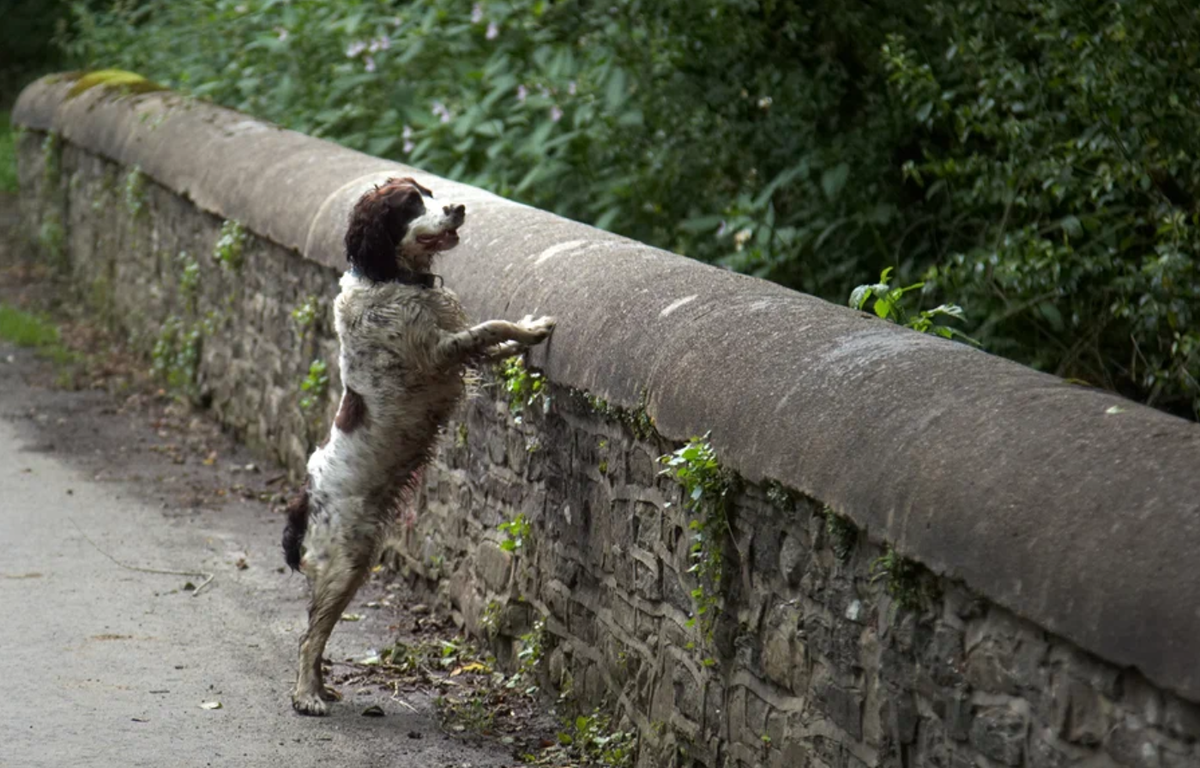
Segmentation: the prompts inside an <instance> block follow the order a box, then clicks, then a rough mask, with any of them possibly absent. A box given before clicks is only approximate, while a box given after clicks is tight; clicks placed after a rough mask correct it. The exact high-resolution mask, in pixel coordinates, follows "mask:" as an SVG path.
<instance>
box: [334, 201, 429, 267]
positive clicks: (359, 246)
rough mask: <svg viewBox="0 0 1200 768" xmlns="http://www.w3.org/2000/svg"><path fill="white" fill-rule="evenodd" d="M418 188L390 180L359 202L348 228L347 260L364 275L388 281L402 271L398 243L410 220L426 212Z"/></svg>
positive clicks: (352, 213)
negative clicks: (400, 269)
mask: <svg viewBox="0 0 1200 768" xmlns="http://www.w3.org/2000/svg"><path fill="white" fill-rule="evenodd" d="M418 189H419V187H418V185H416V184H415V182H410V181H409V180H407V179H388V180H387V182H386V183H384V185H383V186H381V187H375V188H374V189H372V190H370V191H368V192H367V193H366V194H364V195H363V196H362V197H361V198H359V200H358V202H357V203H356V204H355V206H354V210H353V211H351V212H350V225H349V227H347V229H346V240H345V243H346V259H347V260H348V261H349V262H350V264H351V265H352V266H353V267H354V268H355V269H356V270H358V272H359V273H360V274H362V276H363V277H366V278H367V279H369V280H375V281H378V282H385V281H387V280H391V279H393V278H394V277H395V276H396V275H397V274H398V271H397V265H396V246H398V245H399V244H400V241H401V240H403V239H404V235H405V234H407V232H408V225H409V223H410V222H411V221H412V220H413V219H415V218H416V217H417V216H420V215H421V214H422V213H424V212H425V204H424V202H423V201H422V199H421V193H420V192H419V191H418Z"/></svg>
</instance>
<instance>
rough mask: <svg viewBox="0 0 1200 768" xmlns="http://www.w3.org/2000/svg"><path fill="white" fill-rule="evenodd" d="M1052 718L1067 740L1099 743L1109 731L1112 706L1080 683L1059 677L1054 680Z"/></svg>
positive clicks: (1084, 684) (1088, 743) (1087, 743)
mask: <svg viewBox="0 0 1200 768" xmlns="http://www.w3.org/2000/svg"><path fill="white" fill-rule="evenodd" d="M1051 696H1052V697H1053V710H1052V711H1053V718H1054V723H1055V726H1056V727H1057V729H1058V732H1059V734H1061V735H1062V736H1063V737H1064V738H1065V739H1066V740H1067V741H1070V742H1073V743H1076V744H1086V745H1089V746H1090V745H1096V744H1099V743H1100V742H1101V741H1102V740H1103V739H1104V736H1105V734H1106V733H1107V732H1108V728H1109V722H1110V712H1111V709H1112V705H1111V704H1110V703H1109V702H1108V701H1107V700H1106V699H1105V698H1104V697H1103V696H1101V695H1100V694H1099V693H1098V692H1097V691H1096V690H1094V689H1092V688H1091V687H1090V686H1088V685H1087V684H1086V683H1084V682H1083V681H1081V680H1077V679H1075V678H1072V677H1063V676H1059V677H1057V678H1056V679H1055V681H1054V688H1053V690H1052V692H1051Z"/></svg>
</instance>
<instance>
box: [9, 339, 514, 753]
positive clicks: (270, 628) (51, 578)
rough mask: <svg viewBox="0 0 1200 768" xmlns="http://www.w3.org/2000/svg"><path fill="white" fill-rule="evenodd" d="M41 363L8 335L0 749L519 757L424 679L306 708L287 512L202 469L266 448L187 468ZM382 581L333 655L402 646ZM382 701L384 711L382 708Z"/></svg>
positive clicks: (96, 396) (133, 416) (158, 436)
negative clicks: (54, 378)
mask: <svg viewBox="0 0 1200 768" xmlns="http://www.w3.org/2000/svg"><path fill="white" fill-rule="evenodd" d="M38 366H42V367H44V366H45V364H43V363H41V362H40V361H37V360H36V359H35V358H34V356H33V354H32V353H30V352H28V351H27V350H18V349H15V348H13V347H11V346H9V345H6V344H4V343H3V342H0V651H2V654H3V655H2V658H3V662H4V670H5V675H4V676H5V678H6V679H5V683H6V684H5V685H4V689H3V695H2V696H0V766H4V768H10V767H11V768H34V767H41V766H47V767H51V766H53V767H55V768H57V767H58V766H71V767H72V768H75V767H77V766H156V767H160V766H277V765H289V766H310V765H318V764H321V765H333V766H413V767H414V768H415V767H416V766H420V767H421V768H427V767H434V768H437V767H439V766H455V768H459V767H461V766H507V765H514V764H516V761H515V760H514V758H513V757H512V755H511V753H510V750H508V749H506V748H505V747H503V746H502V745H501V744H499V743H497V742H495V741H472V740H470V739H463V738H460V737H452V736H449V735H447V734H445V733H443V732H442V730H441V729H440V728H439V726H438V724H437V721H436V717H435V715H434V712H433V708H432V702H431V701H430V700H429V699H428V698H427V697H424V696H422V695H421V694H419V693H417V694H404V693H401V694H400V695H399V698H400V699H402V701H401V700H397V699H396V698H394V697H393V694H391V693H390V692H388V691H386V690H380V686H378V685H375V686H362V687H360V688H353V687H351V688H349V689H347V688H343V693H345V694H346V700H345V701H343V702H341V703H338V704H336V705H334V707H333V713H332V715H331V716H329V717H327V718H306V717H301V716H299V715H296V714H295V713H293V712H292V710H291V706H290V702H289V699H288V693H289V690H290V685H291V683H292V680H293V675H294V669H293V664H294V654H295V651H296V647H297V641H298V638H299V633H300V631H301V630H302V622H303V618H304V610H305V599H306V596H305V589H306V586H305V584H304V580H303V578H302V577H300V576H298V575H295V574H291V573H283V572H281V571H280V569H279V566H280V565H281V564H282V562H281V556H280V554H279V551H278V540H279V533H280V530H281V523H282V519H281V516H280V515H279V514H278V512H277V511H275V510H274V509H272V506H271V505H269V504H264V503H262V502H261V501H257V500H246V499H241V498H237V499H232V500H229V499H223V500H222V501H221V503H219V504H217V503H212V498H213V497H211V496H210V495H206V494H207V492H203V493H202V492H201V491H199V490H195V489H196V488H200V487H201V486H199V485H194V483H193V485H194V487H192V490H188V488H189V487H190V486H188V485H187V484H188V483H189V482H192V481H194V478H195V477H199V476H200V475H202V474H203V473H205V472H212V473H214V477H213V478H210V479H209V483H210V486H211V484H212V483H217V484H220V483H222V482H231V481H232V480H233V479H235V476H234V475H229V476H227V477H221V476H219V474H220V473H219V472H218V471H217V470H219V469H220V468H221V467H225V468H229V467H233V468H234V470H230V471H236V469H237V467H239V466H240V465H241V462H243V461H245V460H247V458H248V457H247V456H243V455H239V454H238V453H237V451H238V450H240V449H236V448H233V447H227V448H226V449H224V450H226V451H227V452H226V453H222V455H221V457H220V459H219V460H218V461H216V462H214V467H211V468H210V467H207V466H204V465H203V462H200V461H196V460H194V459H187V458H186V457H185V459H184V461H185V463H186V466H183V467H181V466H179V465H178V464H177V463H175V462H173V461H171V460H170V456H171V454H170V453H169V451H164V450H154V449H153V447H154V446H155V445H157V444H160V443H165V442H167V440H168V439H174V438H173V436H172V435H168V434H167V433H165V432H163V431H162V430H159V431H158V432H155V431H154V429H153V427H152V426H147V425H146V423H145V422H146V418H147V417H146V415H145V413H144V412H142V411H138V410H137V409H130V410H128V411H126V409H124V408H122V407H118V404H119V402H120V401H119V400H114V398H113V397H112V396H111V395H108V394H106V393H102V392H90V391H83V392H67V391H61V390H56V389H53V388H50V387H44V386H39V385H37V384H30V383H28V382H29V380H30V377H31V375H32V374H31V371H34V370H36V369H37V368H38ZM184 469H186V470H188V471H189V472H191V473H193V474H192V475H188V474H186V473H183V471H182V470H184ZM222 471H224V470H222ZM197 473H199V474H197ZM265 475H266V472H263V471H260V473H259V474H257V475H256V477H258V478H260V479H259V480H258V481H257V482H259V483H262V482H264V481H263V480H261V478H262V477H264V476H265ZM189 478H192V480H189ZM189 495H190V496H191V500H190V501H189V500H188V499H189ZM114 560H115V561H119V562H120V563H122V564H123V565H118V564H117V562H114ZM128 566H134V567H137V568H146V569H157V570H170V571H186V572H196V573H202V574H213V575H214V579H213V581H212V583H211V584H209V585H208V586H207V587H205V588H204V589H203V590H202V591H201V592H200V593H199V595H197V596H193V595H192V594H191V590H190V589H187V588H186V585H187V584H188V583H189V582H190V583H191V584H193V585H198V584H200V583H202V582H203V581H204V579H205V576H204V575H186V576H185V575H175V574H163V573H150V572H145V571H140V570H132V569H131V568H130V567H128ZM373 588H375V589H377V590H378V589H380V587H379V586H378V585H375V586H374V587H373ZM369 599H371V595H370V594H369V590H367V591H365V592H364V593H363V594H360V596H359V597H358V598H357V599H356V602H355V604H354V605H352V606H351V609H350V610H351V611H357V612H359V613H362V614H364V619H363V620H362V621H359V622H354V623H350V622H342V623H341V624H340V625H339V627H338V629H337V630H336V631H335V632H334V635H333V639H332V642H331V646H330V650H329V653H328V655H329V656H330V657H331V658H333V659H335V660H344V659H347V658H361V657H362V656H363V655H364V654H366V653H368V652H369V650H371V649H372V648H380V647H383V645H385V644H387V642H388V638H389V632H390V630H392V629H394V627H391V628H389V627H388V622H389V618H388V616H387V615H385V612H383V611H379V610H375V611H372V610H370V609H368V608H364V606H363V603H364V601H365V600H369ZM392 634H394V633H392ZM213 702H219V703H220V705H221V706H220V708H219V709H205V708H203V707H202V705H205V704H206V703H208V704H211V703H213ZM373 704H378V705H379V706H380V707H381V708H382V709H383V711H384V713H385V714H384V716H383V717H367V716H363V714H362V712H363V710H364V709H366V708H367V707H369V706H370V705H373Z"/></svg>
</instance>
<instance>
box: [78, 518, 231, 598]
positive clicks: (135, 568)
mask: <svg viewBox="0 0 1200 768" xmlns="http://www.w3.org/2000/svg"><path fill="white" fill-rule="evenodd" d="M67 519H68V520H70V521H71V525H73V526H75V530H77V531H79V535H80V536H82V537H83V538H84V539H85V540H86V541H87V543H88V544H91V545H92V546H93V547H95V548H96V551H97V552H99V553H100V554H102V555H104V556H105V557H107V558H108V559H109V560H112V561H113V563H115V564H116V565H117V566H118V567H121V568H124V569H125V570H127V571H137V572H138V573H157V574H160V575H163V576H198V577H204V581H202V582H201V583H200V586H198V587H196V588H195V589H193V590H192V597H195V596H196V595H198V594H200V590H202V589H204V588H205V587H207V586H208V585H209V584H211V583H212V580H213V579H215V578H216V577H217V575H216V574H215V573H204V572H203V571H170V570H167V569H165V568H143V567H141V566H139V565H129V564H128V563H122V562H121V561H120V560H118V559H117V558H115V557H113V556H112V555H110V554H108V553H107V552H105V551H104V550H103V549H101V548H100V545H99V544H97V543H96V542H94V541H92V537H91V536H88V535H87V534H86V533H84V530H83V529H82V528H80V527H79V523H77V522H75V518H73V517H70V516H68V517H67Z"/></svg>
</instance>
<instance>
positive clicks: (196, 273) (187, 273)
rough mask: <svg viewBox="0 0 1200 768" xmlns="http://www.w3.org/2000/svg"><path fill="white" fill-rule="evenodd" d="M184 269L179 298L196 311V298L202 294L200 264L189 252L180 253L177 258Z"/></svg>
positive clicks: (181, 276)
mask: <svg viewBox="0 0 1200 768" xmlns="http://www.w3.org/2000/svg"><path fill="white" fill-rule="evenodd" d="M175 259H176V261H178V262H179V265H180V266H181V267H182V270H181V271H180V273H179V297H180V299H182V300H183V304H184V305H185V306H186V307H187V308H188V309H189V310H190V311H193V312H194V311H195V310H196V298H197V296H198V295H199V293H200V263H199V262H197V261H196V260H195V259H193V258H192V257H191V255H190V254H189V253H188V252H187V251H180V252H179V255H178V256H176V257H175Z"/></svg>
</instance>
